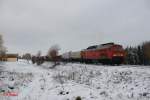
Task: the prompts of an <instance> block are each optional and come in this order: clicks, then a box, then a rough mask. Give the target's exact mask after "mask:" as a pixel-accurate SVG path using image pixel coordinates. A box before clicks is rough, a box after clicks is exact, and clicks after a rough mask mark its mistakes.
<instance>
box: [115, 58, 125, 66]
mask: <svg viewBox="0 0 150 100" xmlns="http://www.w3.org/2000/svg"><path fill="white" fill-rule="evenodd" d="M123 62H124V58H123V57H113V58H112V63H113V64H116V65H120V64H122V63H123Z"/></svg>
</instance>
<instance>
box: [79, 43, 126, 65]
mask: <svg viewBox="0 0 150 100" xmlns="http://www.w3.org/2000/svg"><path fill="white" fill-rule="evenodd" d="M81 57H82V61H83V62H87V63H92V62H93V63H94V62H95V63H97V62H100V63H102V64H122V63H123V62H124V59H125V51H124V49H123V47H122V46H121V45H118V44H114V43H106V44H101V45H95V46H90V47H88V48H87V49H85V50H82V51H81Z"/></svg>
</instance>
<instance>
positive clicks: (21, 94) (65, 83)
mask: <svg viewBox="0 0 150 100" xmlns="http://www.w3.org/2000/svg"><path fill="white" fill-rule="evenodd" d="M51 66H52V63H48V62H47V63H44V64H43V65H41V66H36V65H32V64H29V63H27V62H26V61H23V60H20V61H18V62H0V100H75V99H76V97H78V96H80V97H81V99H82V100H150V66H126V65H122V66H103V65H86V64H75V63H74V64H73V63H68V64H64V63H61V64H60V65H58V66H56V67H55V68H49V67H51ZM8 93H10V94H11V93H12V94H14V96H12V94H11V95H10V94H9V96H8Z"/></svg>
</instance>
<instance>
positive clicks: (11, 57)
mask: <svg viewBox="0 0 150 100" xmlns="http://www.w3.org/2000/svg"><path fill="white" fill-rule="evenodd" d="M0 61H9V62H15V61H18V54H5V55H0Z"/></svg>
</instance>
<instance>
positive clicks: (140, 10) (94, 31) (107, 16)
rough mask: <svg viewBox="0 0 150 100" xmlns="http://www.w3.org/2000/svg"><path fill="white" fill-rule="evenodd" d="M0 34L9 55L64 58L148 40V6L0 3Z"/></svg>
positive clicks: (86, 0) (131, 0)
mask: <svg viewBox="0 0 150 100" xmlns="http://www.w3.org/2000/svg"><path fill="white" fill-rule="evenodd" d="M0 34H2V35H3V38H4V41H5V46H6V47H7V48H8V51H9V52H12V53H25V52H30V53H33V54H36V53H37V51H38V50H41V51H42V52H43V54H45V53H46V52H47V50H48V49H49V47H50V46H51V45H53V44H59V45H60V47H61V52H65V51H70V50H73V51H76V50H80V49H84V48H87V47H88V46H90V45H95V44H101V43H106V42H115V43H119V44H122V45H123V46H124V47H125V46H127V45H136V44H138V43H141V42H143V41H146V40H150V0H0Z"/></svg>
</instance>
